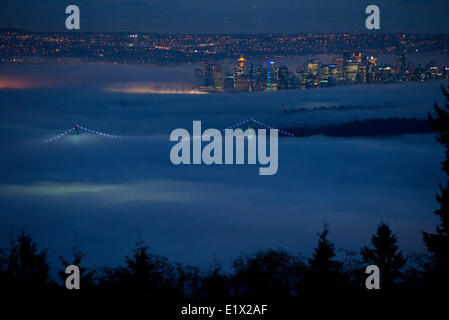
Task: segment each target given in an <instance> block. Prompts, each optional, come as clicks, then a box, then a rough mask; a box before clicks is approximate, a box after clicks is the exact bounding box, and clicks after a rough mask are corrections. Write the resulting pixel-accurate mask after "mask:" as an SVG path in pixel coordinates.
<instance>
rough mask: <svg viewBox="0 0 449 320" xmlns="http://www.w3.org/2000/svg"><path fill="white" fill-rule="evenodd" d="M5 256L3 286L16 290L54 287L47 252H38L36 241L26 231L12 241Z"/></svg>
mask: <svg viewBox="0 0 449 320" xmlns="http://www.w3.org/2000/svg"><path fill="white" fill-rule="evenodd" d="M4 257H5V258H3V260H4V264H5V267H4V271H3V272H2V273H3V278H4V279H2V287H3V286H4V288H9V290H14V291H24V290H41V289H48V288H51V287H54V285H55V284H54V282H53V281H52V279H51V277H50V273H49V270H50V266H49V264H48V262H47V254H46V252H45V251H41V252H38V250H37V246H36V243H34V242H33V240H32V238H31V236H30V235H29V234H27V233H26V232H25V231H22V233H21V234H20V236H19V237H18V238H17V239H15V240H13V241H11V248H10V252H9V255H6V254H5V253H4Z"/></svg>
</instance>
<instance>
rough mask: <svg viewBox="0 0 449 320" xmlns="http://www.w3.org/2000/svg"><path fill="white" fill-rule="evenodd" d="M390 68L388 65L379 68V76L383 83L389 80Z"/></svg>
mask: <svg viewBox="0 0 449 320" xmlns="http://www.w3.org/2000/svg"><path fill="white" fill-rule="evenodd" d="M392 70H393V69H391V68H390V67H384V68H379V72H380V78H381V80H382V82H383V83H389V82H391V71H392Z"/></svg>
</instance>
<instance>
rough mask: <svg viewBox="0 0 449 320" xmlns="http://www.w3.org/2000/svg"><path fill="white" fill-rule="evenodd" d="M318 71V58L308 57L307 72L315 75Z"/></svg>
mask: <svg viewBox="0 0 449 320" xmlns="http://www.w3.org/2000/svg"><path fill="white" fill-rule="evenodd" d="M319 71H320V60H319V59H309V60H307V72H308V73H309V74H311V75H313V76H317V75H318V73H319Z"/></svg>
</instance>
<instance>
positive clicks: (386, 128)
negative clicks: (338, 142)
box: [282, 118, 435, 137]
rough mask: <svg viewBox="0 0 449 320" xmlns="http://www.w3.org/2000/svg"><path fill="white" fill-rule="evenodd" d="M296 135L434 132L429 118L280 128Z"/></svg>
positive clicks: (343, 135)
mask: <svg viewBox="0 0 449 320" xmlns="http://www.w3.org/2000/svg"><path fill="white" fill-rule="evenodd" d="M282 130H284V131H287V132H291V133H293V134H294V135H295V136H297V137H308V136H313V135H319V134H321V135H325V136H329V137H370V136H392V135H401V134H411V133H418V134H419V133H430V132H434V131H435V130H434V128H433V127H432V126H431V124H430V122H429V120H427V119H418V118H385V119H383V118H379V119H365V120H354V121H351V122H344V123H338V124H333V125H327V126H321V127H317V128H313V127H307V126H302V127H292V128H284V129H282Z"/></svg>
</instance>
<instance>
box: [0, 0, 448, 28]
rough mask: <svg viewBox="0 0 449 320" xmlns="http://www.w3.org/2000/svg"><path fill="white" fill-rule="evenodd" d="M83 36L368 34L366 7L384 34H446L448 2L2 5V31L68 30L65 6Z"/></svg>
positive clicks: (22, 0) (136, 0)
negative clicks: (375, 10) (72, 8)
mask: <svg viewBox="0 0 449 320" xmlns="http://www.w3.org/2000/svg"><path fill="white" fill-rule="evenodd" d="M70 4H76V5H78V6H79V7H80V11H81V31H105V32H116V31H134V32H161V33H176V32H179V33H184V32H189V33H268V32H272V33H277V32H289V33H296V32H312V33H313V32H363V31H366V29H365V23H364V21H365V19H366V14H365V8H366V7H367V6H368V5H370V4H376V5H378V6H379V7H380V11H381V30H380V31H381V32H415V33H446V32H447V30H449V20H448V19H447V14H448V12H449V1H447V0H376V1H371V0H369V1H365V0H338V1H333V0H276V1H273V0H227V1H215V0H130V1H125V0H90V1H86V0H75V1H70V2H69V1H54V0H40V1H31V0H16V1H2V2H1V4H0V26H2V27H20V28H25V29H27V30H32V31H64V30H65V19H66V16H67V15H66V14H65V7H66V6H67V5H70Z"/></svg>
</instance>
